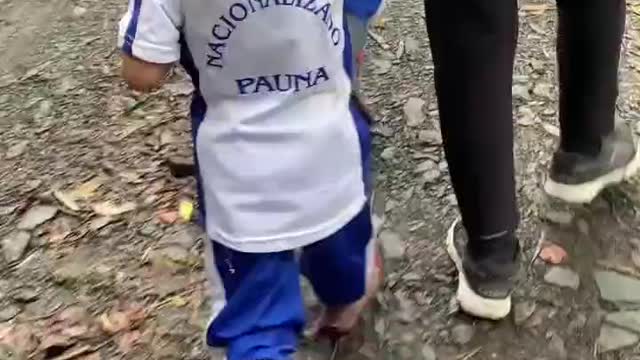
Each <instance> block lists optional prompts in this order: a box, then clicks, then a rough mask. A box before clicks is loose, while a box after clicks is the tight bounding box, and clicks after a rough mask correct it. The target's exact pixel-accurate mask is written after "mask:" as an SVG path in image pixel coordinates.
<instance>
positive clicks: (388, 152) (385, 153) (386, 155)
mask: <svg viewBox="0 0 640 360" xmlns="http://www.w3.org/2000/svg"><path fill="white" fill-rule="evenodd" d="M395 152H396V148H395V147H393V146H389V147H388V148H385V149H384V150H382V153H381V154H380V158H381V159H383V160H387V161H389V160H391V159H393V157H394V155H395Z"/></svg>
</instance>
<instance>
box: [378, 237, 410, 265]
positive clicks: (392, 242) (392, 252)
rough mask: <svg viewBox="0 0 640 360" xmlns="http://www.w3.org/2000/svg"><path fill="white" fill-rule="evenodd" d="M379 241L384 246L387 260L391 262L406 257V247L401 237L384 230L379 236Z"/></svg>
mask: <svg viewBox="0 0 640 360" xmlns="http://www.w3.org/2000/svg"><path fill="white" fill-rule="evenodd" d="M378 239H379V240H380V242H381V244H382V249H383V251H384V255H385V258H387V259H390V260H396V259H401V258H402V257H403V256H404V252H405V246H404V243H403V242H402V239H401V238H400V235H398V234H397V233H395V232H393V231H391V230H383V231H382V232H380V235H378Z"/></svg>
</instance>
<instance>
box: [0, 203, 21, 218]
mask: <svg viewBox="0 0 640 360" xmlns="http://www.w3.org/2000/svg"><path fill="white" fill-rule="evenodd" d="M17 208H18V206H16V205H9V206H0V216H7V215H11V214H13V212H14V211H16V209H17Z"/></svg>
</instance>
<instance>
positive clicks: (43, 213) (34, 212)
mask: <svg viewBox="0 0 640 360" xmlns="http://www.w3.org/2000/svg"><path fill="white" fill-rule="evenodd" d="M57 213H58V208H56V207H55V206H47V205H39V206H34V207H32V208H31V209H29V210H28V211H27V212H26V214H24V215H23V216H22V219H21V220H20V222H19V223H18V229H19V230H33V229H35V228H37V227H38V226H40V225H42V224H43V223H45V222H47V221H49V220H51V219H52V218H53V217H54V216H56V214H57Z"/></svg>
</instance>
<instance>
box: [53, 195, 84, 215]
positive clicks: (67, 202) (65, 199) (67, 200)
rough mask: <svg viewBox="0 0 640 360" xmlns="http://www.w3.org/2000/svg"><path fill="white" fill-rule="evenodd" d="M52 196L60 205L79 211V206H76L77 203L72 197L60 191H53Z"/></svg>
mask: <svg viewBox="0 0 640 360" xmlns="http://www.w3.org/2000/svg"><path fill="white" fill-rule="evenodd" d="M53 196H55V197H56V199H58V201H60V203H62V205H64V206H66V207H67V208H69V209H71V210H73V211H80V206H79V205H78V203H76V200H75V198H74V197H73V196H72V195H70V194H67V193H65V192H63V191H60V190H54V191H53Z"/></svg>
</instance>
